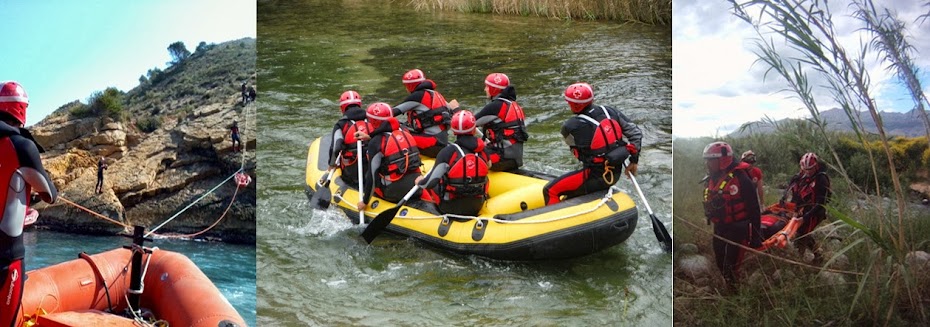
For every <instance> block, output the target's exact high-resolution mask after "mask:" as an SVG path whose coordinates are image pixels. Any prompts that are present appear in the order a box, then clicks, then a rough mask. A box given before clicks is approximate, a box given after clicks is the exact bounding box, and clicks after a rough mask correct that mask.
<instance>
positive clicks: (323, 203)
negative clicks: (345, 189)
mask: <svg viewBox="0 0 930 327" xmlns="http://www.w3.org/2000/svg"><path fill="white" fill-rule="evenodd" d="M332 198H333V194H332V192H331V191H330V190H329V187H323V186H321V187H319V188H318V189H317V190H316V193H313V197H312V198H310V205H312V206H313V208H314V209H317V210H326V209H327V208H329V202H330V201H332Z"/></svg>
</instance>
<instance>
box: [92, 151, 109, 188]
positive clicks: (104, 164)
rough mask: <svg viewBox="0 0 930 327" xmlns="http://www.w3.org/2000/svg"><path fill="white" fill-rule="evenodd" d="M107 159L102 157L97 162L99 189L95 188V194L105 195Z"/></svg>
mask: <svg viewBox="0 0 930 327" xmlns="http://www.w3.org/2000/svg"><path fill="white" fill-rule="evenodd" d="M107 167H109V166H107V158H106V157H103V156H101V157H100V159H99V160H97V187H96V188H94V192H96V193H97V194H100V193H103V171H104V170H107Z"/></svg>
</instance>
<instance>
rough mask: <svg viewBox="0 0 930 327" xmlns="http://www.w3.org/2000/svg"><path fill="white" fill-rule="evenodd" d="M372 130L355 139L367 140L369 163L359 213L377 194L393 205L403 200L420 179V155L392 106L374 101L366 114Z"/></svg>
mask: <svg viewBox="0 0 930 327" xmlns="http://www.w3.org/2000/svg"><path fill="white" fill-rule="evenodd" d="M366 116H367V117H368V121H369V122H370V123H371V127H372V129H373V131H372V132H371V134H370V135H369V134H367V133H364V132H360V131H359V132H356V138H358V139H361V140H368V147H367V150H366V153H367V155H368V158H369V162H367V164H366V165H365V166H364V168H365V171H366V172H367V173H366V174H365V176H364V179H365V180H364V181H362V182H363V183H365V184H364V188H365V194H364V195H363V197H362V200H361V201H359V203H358V205H357V208H358V210H365V208H367V207H368V201H369V200H370V199H371V195H372V194H374V195H376V196H378V197H379V198H382V199H384V200H387V201H390V202H397V201H400V199H402V198H403V197H404V195H405V194H406V193H407V192H408V191H409V190H410V189H411V188H413V186H414V184H415V183H416V178H417V177H418V176H420V152H419V150H418V149H417V143H416V140H415V139H414V137H413V135H411V134H410V132H409V131H407V128H405V127H403V126H401V125H400V123H399V122H398V121H397V119H395V118H394V117H393V116H392V115H391V106H390V105H388V104H387V103H384V102H375V103H373V104H371V105H370V106H368V110H367V113H366Z"/></svg>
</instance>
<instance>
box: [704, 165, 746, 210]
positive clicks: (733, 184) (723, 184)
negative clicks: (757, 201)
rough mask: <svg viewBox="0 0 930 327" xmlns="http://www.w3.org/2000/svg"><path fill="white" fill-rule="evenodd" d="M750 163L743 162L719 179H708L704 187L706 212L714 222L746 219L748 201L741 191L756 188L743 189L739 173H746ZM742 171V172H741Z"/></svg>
mask: <svg viewBox="0 0 930 327" xmlns="http://www.w3.org/2000/svg"><path fill="white" fill-rule="evenodd" d="M748 168H749V164H747V163H745V162H741V163H739V164H738V165H736V167H735V168H733V169H732V170H730V172H728V173H727V174H725V175H722V176H721V178H719V179H708V180H707V184H706V185H705V187H704V214H705V215H706V216H707V219H708V220H710V222H712V223H714V224H719V223H724V224H729V223H732V222H737V221H741V220H744V219H746V217H747V215H748V212H747V211H746V203H744V202H743V195H742V193H741V192H755V191H756V190H755V189H749V190H742V189H740V187H741V185H740V183H739V178H737V177H736V175H737V174H744V173H746V169H748ZM740 171H742V172H740Z"/></svg>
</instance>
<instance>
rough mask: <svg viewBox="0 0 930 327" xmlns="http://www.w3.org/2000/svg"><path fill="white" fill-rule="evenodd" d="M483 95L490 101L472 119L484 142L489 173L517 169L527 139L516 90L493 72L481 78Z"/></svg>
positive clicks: (501, 76)
mask: <svg viewBox="0 0 930 327" xmlns="http://www.w3.org/2000/svg"><path fill="white" fill-rule="evenodd" d="M484 93H485V95H487V96H488V99H490V100H491V102H490V103H488V104H487V105H485V106H484V108H482V109H481V111H478V113H477V114H475V118H476V119H477V122H476V124H477V125H478V126H481V128H482V132H483V134H484V138H485V140H486V141H487V145H488V152H489V153H490V155H491V163H492V165H491V170H494V171H510V170H514V169H517V168H520V167H522V166H523V143H524V142H526V140H527V139H529V134H527V133H526V122H525V121H524V120H525V119H526V117H525V116H524V114H523V108H522V107H520V104H518V103H517V91H516V89H514V88H513V86H511V85H510V78H508V77H507V75H504V74H502V73H493V74H490V75H488V76H487V77H485V78H484Z"/></svg>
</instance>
